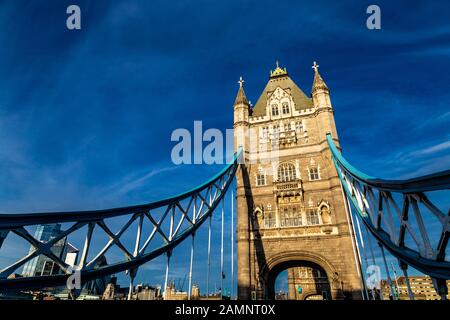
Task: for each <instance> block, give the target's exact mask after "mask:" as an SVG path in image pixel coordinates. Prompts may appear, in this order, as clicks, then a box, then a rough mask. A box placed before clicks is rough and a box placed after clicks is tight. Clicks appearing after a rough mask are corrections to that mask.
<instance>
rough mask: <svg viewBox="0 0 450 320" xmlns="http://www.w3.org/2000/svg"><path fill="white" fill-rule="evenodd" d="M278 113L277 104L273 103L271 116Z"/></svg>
mask: <svg viewBox="0 0 450 320" xmlns="http://www.w3.org/2000/svg"><path fill="white" fill-rule="evenodd" d="M278 114H279V113H278V105H277V104H273V105H272V116H277V115H278Z"/></svg>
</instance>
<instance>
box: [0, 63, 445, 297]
mask: <svg viewBox="0 0 450 320" xmlns="http://www.w3.org/2000/svg"><path fill="white" fill-rule="evenodd" d="M233 111H234V135H235V140H234V143H235V155H234V158H233V160H232V161H231V162H230V163H229V164H227V165H226V166H225V167H224V169H223V170H222V171H221V172H219V173H218V174H217V175H216V176H214V177H213V178H211V179H208V180H207V181H205V182H204V183H202V184H201V185H199V186H197V187H195V188H193V189H192V190H189V191H187V192H184V193H181V194H179V195H177V196H173V197H170V198H167V199H162V200H158V201H155V202H151V203H148V204H144V205H136V206H129V207H121V208H113V209H105V210H94V211H83V212H46V213H24V214H2V215H0V254H1V252H2V250H1V249H2V245H3V244H4V243H5V242H6V241H8V239H9V238H11V237H15V238H19V239H21V240H22V241H25V242H26V243H28V244H29V245H30V250H29V252H27V253H25V254H23V255H22V256H19V257H18V258H17V259H16V260H15V261H14V262H12V263H11V264H9V265H7V266H5V267H2V269H1V270H0V291H2V290H10V289H11V288H12V287H14V288H15V289H23V290H31V289H36V288H43V287H51V286H65V285H66V283H67V280H68V279H69V278H70V277H71V276H72V275H73V272H74V271H76V272H78V274H79V276H80V279H81V281H82V282H83V283H86V282H88V281H92V280H95V279H98V278H101V277H105V276H109V275H112V274H115V273H118V272H124V271H125V272H127V275H128V277H129V280H130V293H129V296H131V290H132V288H133V283H134V279H135V277H136V274H137V273H138V272H143V271H140V269H142V268H141V267H142V266H143V265H144V264H147V263H152V261H153V260H154V259H156V258H158V257H164V259H165V260H166V265H165V268H164V270H161V272H163V273H164V275H165V282H164V288H163V290H165V289H166V288H168V281H169V277H170V270H171V267H172V265H171V257H172V255H173V254H174V249H175V248H176V247H179V245H180V244H181V243H185V242H188V243H190V250H189V252H186V253H182V254H186V255H189V257H190V259H189V266H188V268H189V272H188V275H189V279H188V282H189V285H188V292H187V294H188V298H191V294H192V288H193V281H194V279H193V272H194V268H195V263H194V260H195V259H194V258H195V252H196V250H199V248H200V249H207V252H208V255H207V261H205V263H206V265H207V270H208V271H207V274H206V283H207V285H206V287H207V293H208V294H209V288H210V271H211V268H210V265H211V260H212V257H214V256H217V255H218V256H220V274H221V279H222V283H221V286H220V288H221V291H222V288H224V285H223V274H224V273H223V272H224V241H225V239H224V228H225V226H224V224H225V219H224V199H225V194H226V193H227V192H232V196H231V201H234V200H235V201H236V203H235V204H236V218H237V221H236V226H235V229H234V225H233V223H234V221H233V219H231V223H232V225H231V228H233V230H235V235H233V237H234V236H235V237H236V238H235V240H236V249H237V250H236V251H237V252H236V253H237V267H236V268H234V265H233V263H234V262H233V259H231V270H232V272H231V278H232V279H233V277H234V273H235V272H236V274H237V298H238V299H273V298H275V279H276V278H277V276H278V275H279V274H280V273H281V272H283V271H284V270H288V286H289V292H290V295H291V296H295V297H296V298H299V299H317V298H321V299H322V298H324V299H375V294H374V292H375V290H374V288H372V287H370V285H369V284H368V281H366V280H368V279H367V277H366V272H365V270H364V267H366V268H367V267H369V266H370V265H377V263H376V261H375V257H374V255H373V248H372V247H371V246H370V242H369V244H367V243H364V242H363V238H362V234H361V232H362V231H361V227H362V230H365V231H366V232H367V234H368V235H369V239H372V240H371V241H373V242H374V243H375V244H376V245H378V246H379V248H380V250H381V253H382V258H383V268H384V269H385V273H386V276H387V280H388V283H389V285H390V288H391V291H392V296H395V292H394V286H393V283H392V279H391V277H390V271H389V268H388V265H387V262H386V258H385V253H386V252H389V253H390V254H391V255H393V256H394V257H395V258H396V259H397V260H398V263H399V266H400V269H401V270H402V272H403V274H404V276H405V279H406V284H407V288H408V293H409V298H410V299H413V298H414V296H413V293H412V290H411V286H410V285H409V282H408V280H407V279H408V266H411V267H412V268H414V269H416V270H418V271H420V272H422V273H424V274H427V275H429V276H430V277H431V278H432V279H433V284H434V286H435V288H436V291H437V292H438V294H439V295H440V296H441V297H442V299H445V298H446V295H447V293H448V292H447V285H446V280H447V279H450V262H449V261H448V257H447V256H446V251H447V247H448V240H449V236H450V210H449V209H448V208H439V207H440V204H439V203H433V201H432V200H431V199H432V198H431V197H430V196H429V194H430V193H433V192H436V191H441V192H448V189H449V187H450V170H447V171H443V172H438V173H435V174H431V175H427V176H422V177H417V178H414V179H409V180H383V179H378V178H375V177H371V176H368V175H366V174H364V173H362V172H361V171H359V170H358V169H356V168H354V167H353V166H352V165H351V164H350V163H348V162H347V161H346V160H345V158H344V157H343V156H342V154H341V146H340V142H339V137H338V132H337V128H336V124H335V121H334V108H333V105H332V103H331V99H330V91H329V88H328V86H327V85H326V83H325V81H324V80H323V78H322V76H321V74H320V73H319V66H318V65H317V63H315V62H314V64H313V83H312V89H311V95H310V97H308V96H307V95H306V94H305V93H304V92H303V91H302V90H301V89H300V88H299V87H298V86H297V84H296V83H295V82H294V81H293V80H292V79H291V77H290V75H289V74H288V72H287V69H286V68H282V67H280V66H279V64H278V62H277V65H276V68H275V69H274V70H273V71H271V72H270V76H269V79H268V82H267V85H266V86H265V88H264V90H263V92H262V93H261V95H260V97H259V99H258V100H257V102H256V104H255V106H254V107H253V106H251V105H250V103H249V102H248V100H247V97H246V94H245V91H244V81H243V80H242V78H241V79H240V81H239V88H238V92H237V96H236V99H235V102H234V106H233ZM255 134H256V136H254V135H255ZM234 181H235V185H236V187H235V188H233V187H232V186H233V182H234ZM230 187H231V188H230ZM234 193H235V195H236V197H234ZM232 208H233V209H234V204H232ZM214 214H216V215H219V216H220V218H219V219H216V220H217V221H220V223H221V228H220V229H221V239H220V242H221V250H220V252H212V249H211V237H212V235H211V228H212V223H213V221H214V220H213V219H212V216H213V215H214ZM231 217H232V218H233V212H232V213H231ZM112 219H116V223H117V221H120V228H118V230H117V231H114V230H113V228H112V227H111V224H110V222H111V220H112ZM431 219H434V220H433V221H431ZM52 224H57V225H59V226H60V232H58V234H57V235H55V236H52V237H48V238H45V239H44V238H42V237H38V236H37V235H36V234H35V235H34V236H33V235H32V233H31V232H30V226H36V225H52ZM429 225H433V226H435V225H438V226H439V227H438V228H436V227H433V228H430V227H428V226H429ZM199 230H207V233H208V241H207V242H206V243H200V244H199V243H196V233H197V232H199ZM433 232H434V233H438V235H437V237H438V239H439V240H438V241H437V243H436V244H434V243H433V241H432V240H430V239H431V235H430V233H433ZM99 233H100V234H102V235H103V237H106V238H107V241H106V244H103V245H99V244H97V245H94V244H95V243H96V242H99V243H100V242H101V241H99V239H100V238H99V237H98V236H97V235H98V234H99ZM74 234H78V236H79V235H80V234H82V237H83V241H82V247H81V248H80V254H79V256H78V257H75V258H73V257H72V259H69V260H68V259H63V258H62V256H61V250H59V251H57V250H55V248H56V247H57V246H60V245H61V242H63V243H65V242H67V241H68V239H70V237H71V236H73V235H74ZM125 238H126V239H131V238H132V239H133V241H131V242H132V243H131V245H129V242H130V241H125V240H126V239H125ZM232 241H233V242H234V239H232ZM197 242H198V241H197ZM3 247H4V246H3ZM231 248H232V250H233V246H231ZM113 249H114V250H118V251H119V252H120V253H121V255H122V258H121V259H120V260H118V261H114V262H108V263H106V259H105V257H106V256H107V255H108V253H109V252H111V250H113ZM369 249H370V251H371V254H370V255H371V258H372V259H371V262H369V260H370V258H368V256H370V255H369V253H368V251H369ZM232 254H234V252H233V251H232ZM40 257H44V258H45V263H44V265H49V266H51V268H50V269H51V270H57V272H49V273H44V272H41V273H40V274H39V273H36V272H30V270H31V269H30V264H31V263H32V262H33V261H36V259H39V258H40ZM100 262H101V263H100ZM21 269H26V270H27V272H22V274H20V270H21ZM235 269H236V271H235ZM16 275H17V276H16ZM378 280H381V279H378ZM232 282H233V280H232ZM374 285H375V284H374Z"/></svg>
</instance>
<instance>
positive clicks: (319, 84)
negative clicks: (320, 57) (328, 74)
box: [311, 61, 329, 92]
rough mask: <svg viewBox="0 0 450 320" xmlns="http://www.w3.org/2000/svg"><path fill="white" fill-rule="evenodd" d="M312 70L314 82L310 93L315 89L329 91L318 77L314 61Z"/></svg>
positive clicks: (317, 66) (317, 67) (316, 65)
mask: <svg viewBox="0 0 450 320" xmlns="http://www.w3.org/2000/svg"><path fill="white" fill-rule="evenodd" d="M312 69H314V81H313V86H312V90H311V91H312V92H314V91H315V90H317V89H325V90H328V91H329V89H328V87H327V85H326V83H325V81H323V79H322V77H321V76H320V73H319V65H318V64H317V62H316V61H314V63H313V65H312Z"/></svg>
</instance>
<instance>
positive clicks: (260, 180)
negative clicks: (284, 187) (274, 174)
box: [256, 173, 266, 186]
mask: <svg viewBox="0 0 450 320" xmlns="http://www.w3.org/2000/svg"><path fill="white" fill-rule="evenodd" d="M256 185H257V186H265V185H266V175H265V174H264V173H258V174H257V175H256Z"/></svg>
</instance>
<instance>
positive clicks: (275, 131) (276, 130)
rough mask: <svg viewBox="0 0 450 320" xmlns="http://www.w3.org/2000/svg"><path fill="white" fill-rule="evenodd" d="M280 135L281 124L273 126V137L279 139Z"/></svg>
mask: <svg viewBox="0 0 450 320" xmlns="http://www.w3.org/2000/svg"><path fill="white" fill-rule="evenodd" d="M279 135H280V126H279V125H276V126H273V139H274V140H277V139H278V137H279Z"/></svg>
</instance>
